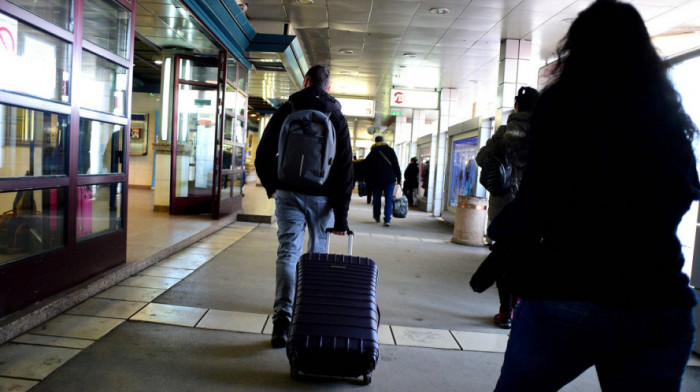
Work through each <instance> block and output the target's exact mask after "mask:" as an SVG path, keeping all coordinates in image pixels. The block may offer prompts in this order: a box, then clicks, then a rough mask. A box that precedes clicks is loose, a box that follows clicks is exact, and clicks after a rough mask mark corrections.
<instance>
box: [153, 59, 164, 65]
mask: <svg viewBox="0 0 700 392" xmlns="http://www.w3.org/2000/svg"><path fill="white" fill-rule="evenodd" d="M154 63H155V64H156V65H163V60H155V61H154Z"/></svg>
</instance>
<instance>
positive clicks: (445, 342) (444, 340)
mask: <svg viewBox="0 0 700 392" xmlns="http://www.w3.org/2000/svg"><path fill="white" fill-rule="evenodd" d="M391 330H392V331H393V332H394V339H395V340H396V344H397V345H399V346H414V347H429V348H442V349H448V350H459V349H460V347H459V345H458V344H457V342H456V341H455V339H454V338H453V337H452V334H450V331H447V330H444V329H427V328H412V327H398V326H392V327H391Z"/></svg>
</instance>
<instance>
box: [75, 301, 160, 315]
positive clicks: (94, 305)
mask: <svg viewBox="0 0 700 392" xmlns="http://www.w3.org/2000/svg"><path fill="white" fill-rule="evenodd" d="M147 304H148V303H147V302H136V301H124V300H116V299H107V298H90V299H88V300H87V301H85V302H83V303H82V304H80V305H78V306H76V307H74V308H73V309H71V310H69V311H67V312H66V313H67V314H76V315H82V316H97V317H112V318H120V319H128V318H129V317H131V316H132V315H133V314H134V313H136V312H138V311H139V309H141V308H143V307H144V306H146V305H147Z"/></svg>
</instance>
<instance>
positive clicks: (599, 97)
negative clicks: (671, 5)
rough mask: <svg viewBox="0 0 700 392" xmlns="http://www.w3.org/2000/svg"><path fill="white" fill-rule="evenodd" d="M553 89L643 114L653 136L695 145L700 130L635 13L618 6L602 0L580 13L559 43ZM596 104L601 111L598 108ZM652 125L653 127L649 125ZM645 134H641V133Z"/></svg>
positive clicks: (593, 106)
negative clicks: (557, 87) (571, 91)
mask: <svg viewBox="0 0 700 392" xmlns="http://www.w3.org/2000/svg"><path fill="white" fill-rule="evenodd" d="M558 55H559V63H558V65H557V68H556V69H555V75H556V76H555V79H554V81H553V84H554V83H559V84H561V85H563V86H566V88H572V89H576V90H578V91H579V93H580V95H581V96H582V97H586V99H589V100H591V99H592V100H593V101H589V102H588V103H589V104H590V105H586V106H590V109H591V110H595V109H596V107H607V108H613V107H614V108H616V110H619V112H620V114H621V115H624V114H625V113H645V115H646V117H647V120H645V121H643V122H642V123H643V124H647V125H648V126H647V127H646V128H648V129H647V130H648V131H649V132H654V133H657V134H658V133H659V127H661V129H663V131H664V132H663V133H664V134H665V135H666V136H671V135H669V133H668V132H670V133H672V134H674V135H673V136H676V135H679V134H678V133H681V134H682V135H683V136H684V137H685V138H686V139H687V140H692V139H693V137H694V136H695V135H696V134H697V132H698V130H697V128H696V126H695V125H694V124H693V122H692V121H691V120H690V118H689V116H688V115H687V114H686V112H685V111H684V109H683V106H682V104H681V99H680V96H679V94H678V93H677V92H676V90H675V88H674V87H673V84H672V83H671V81H670V79H669V77H668V65H667V63H666V62H665V61H663V60H662V59H661V58H660V57H659V55H658V54H657V52H656V49H655V48H654V46H653V44H652V42H651V39H650V37H649V33H648V32H647V29H646V26H645V25H644V21H643V20H642V18H641V16H640V15H639V13H638V12H637V10H636V9H635V8H634V7H632V6H631V5H629V4H626V3H618V2H617V1H615V0H598V1H596V2H595V3H594V4H593V5H591V6H590V7H588V8H587V9H586V10H584V11H582V12H581V13H580V14H579V16H578V18H576V20H575V21H574V22H573V23H572V25H571V27H570V28H569V31H568V33H567V35H566V36H565V37H564V39H563V40H562V41H561V42H560V43H559V47H558ZM597 104H598V105H597ZM649 118H651V119H653V121H651V123H649V121H648V119H649ZM640 131H642V132H643V130H640Z"/></svg>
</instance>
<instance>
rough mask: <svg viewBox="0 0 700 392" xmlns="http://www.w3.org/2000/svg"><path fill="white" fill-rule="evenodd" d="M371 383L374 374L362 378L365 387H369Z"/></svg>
mask: <svg viewBox="0 0 700 392" xmlns="http://www.w3.org/2000/svg"><path fill="white" fill-rule="evenodd" d="M371 382H372V374H371V373H367V374H365V375H363V376H362V383H363V384H364V385H369V384H370V383H371Z"/></svg>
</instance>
